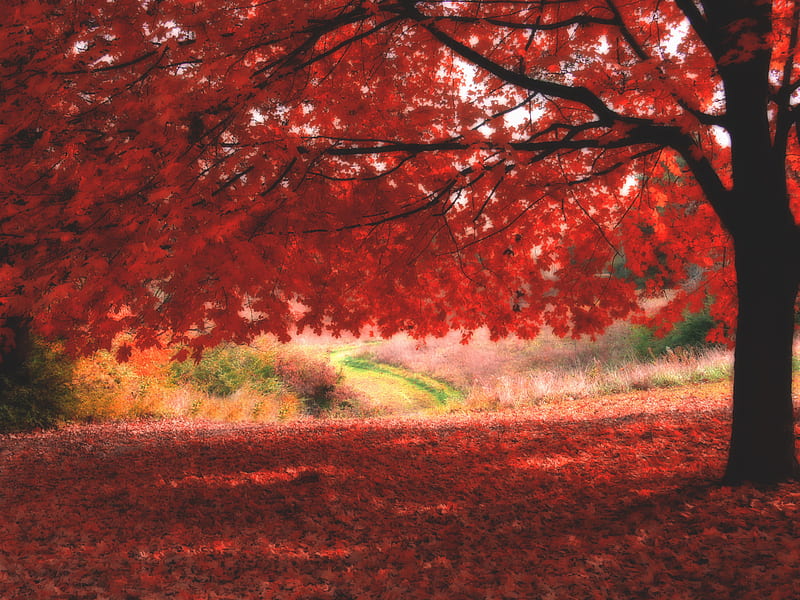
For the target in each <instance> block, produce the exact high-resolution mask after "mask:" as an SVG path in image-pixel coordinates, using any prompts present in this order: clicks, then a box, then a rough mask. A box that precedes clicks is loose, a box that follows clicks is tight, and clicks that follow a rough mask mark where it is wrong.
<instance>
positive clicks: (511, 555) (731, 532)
mask: <svg viewBox="0 0 800 600" xmlns="http://www.w3.org/2000/svg"><path fill="white" fill-rule="evenodd" d="M674 393H675V392H674V391H662V392H654V393H652V394H649V395H648V396H647V398H643V397H642V395H638V396H636V397H626V396H619V397H612V398H609V399H606V400H605V401H604V402H603V403H599V404H598V403H596V402H594V401H589V400H585V401H577V402H573V403H565V404H559V405H553V406H543V407H541V409H540V411H541V412H539V413H537V414H534V413H520V414H516V415H489V416H487V415H481V416H480V417H479V418H475V417H472V416H462V417H452V416H451V417H447V418H443V419H433V420H428V421H421V420H414V419H409V420H402V421H390V420H385V421H367V422H355V421H342V422H339V423H317V422H305V423H293V424H289V425H282V426H249V425H220V424H203V423H189V422H162V423H153V422H141V423H129V424H104V425H89V426H80V427H71V428H65V429H63V430H60V431H56V432H50V433H45V434H34V435H13V436H3V437H0V502H2V506H3V507H4V508H3V511H2V514H0V596H2V597H3V598H8V599H9V600H13V599H17V598H20V599H21V598H55V597H59V598H60V597H64V598H67V597H74V598H87V599H89V598H109V597H111V598H117V597H126V595H128V596H134V597H138V598H147V599H149V598H153V599H155V598H186V599H189V598H191V599H195V598H238V599H241V598H263V597H269V598H276V599H289V598H320V599H323V598H324V599H329V600H341V599H344V598H410V597H414V598H418V597H426V598H443V599H444V598H448V599H449V598H475V599H485V598H498V599H500V598H503V599H515V598H532V597H534V598H535V597H542V598H565V597H581V598H620V597H625V598H631V597H639V596H642V597H644V596H647V597H714V598H721V599H731V600H732V599H734V598H737V599H748V598H752V599H755V598H759V599H760V598H771V597H774V598H785V597H791V596H792V594H793V593H794V585H795V579H796V578H795V574H796V564H795V563H796V559H797V556H798V555H799V554H800V546H798V542H797V539H798V538H797V533H798V531H797V526H796V523H797V517H798V516H800V488H798V486H797V485H796V484H787V485H782V486H780V487H776V488H770V489H757V488H752V487H745V488H739V489H732V488H725V487H719V486H717V485H714V484H709V483H707V482H708V481H709V480H710V479H712V478H713V477H714V476H715V475H716V474H718V472H719V471H720V470H721V469H722V465H723V459H724V450H725V445H726V441H727V435H728V433H727V427H726V426H724V425H723V422H724V421H725V420H727V409H726V408H725V407H724V405H723V403H721V402H720V401H719V400H717V398H721V397H722V396H723V394H722V393H721V390H720V389H719V387H718V386H717V387H715V388H713V389H709V390H707V391H706V392H705V393H704V392H702V390H697V391H694V392H692V391H684V392H682V393H681V394H680V396H679V397H675V396H674V395H672V394H674ZM709 398H711V399H709ZM643 401H646V402H649V404H647V405H643V404H642V402H643Z"/></svg>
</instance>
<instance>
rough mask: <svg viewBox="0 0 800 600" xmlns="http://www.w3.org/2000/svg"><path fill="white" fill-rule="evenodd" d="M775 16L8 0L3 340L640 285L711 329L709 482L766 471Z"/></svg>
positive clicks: (782, 452)
mask: <svg viewBox="0 0 800 600" xmlns="http://www.w3.org/2000/svg"><path fill="white" fill-rule="evenodd" d="M798 10H800V8H799V7H798V5H797V4H796V3H795V2H793V1H791V0H780V1H777V0H776V1H774V2H769V1H764V0H670V1H667V0H660V1H659V0H645V1H643V2H626V1H623V0H541V1H535V2H519V1H514V0H508V1H497V0H484V1H478V0H466V1H458V0H456V1H448V2H444V1H440V0H429V1H426V2H418V1H413V0H374V1H369V0H318V1H315V2H305V1H303V2H300V1H294V0H280V1H278V0H261V1H259V0H252V1H250V0H219V1H215V2H210V1H202V0H197V1H194V0H119V1H117V2H112V3H109V2H104V1H99V0H75V1H71V2H58V1H56V2H52V1H50V2H45V1H43V0H42V1H37V0H10V1H9V2H6V3H4V5H3V7H2V9H0V11H1V12H2V13H3V15H2V19H0V22H1V23H2V27H1V28H0V48H1V49H0V77H1V78H2V79H1V80H2V84H1V85H2V92H1V93H0V148H1V149H2V154H1V155H0V156H2V160H0V165H1V168H2V181H3V188H2V192H1V193H2V197H3V202H2V206H0V239H2V244H3V246H2V256H3V261H2V265H0V281H1V282H2V283H1V284H0V285H2V307H3V308H2V311H3V313H4V315H5V317H6V323H7V327H6V330H5V336H4V338H5V339H6V340H7V345H8V346H9V347H11V345H12V344H13V342H12V341H11V340H12V339H13V332H14V330H15V331H17V333H18V334H22V335H23V337H24V334H25V332H27V331H28V330H33V331H35V332H38V333H39V334H42V335H46V336H61V337H65V338H67V340H68V343H69V344H70V346H71V347H72V348H73V349H75V350H83V351H88V350H91V349H93V348H96V347H100V346H108V345H109V344H110V343H111V340H112V339H113V338H114V337H115V336H117V335H118V334H119V333H120V332H131V335H132V336H133V337H132V340H133V341H132V342H131V343H133V344H136V345H139V346H152V345H160V344H165V343H174V344H180V345H183V346H185V347H188V348H189V349H192V350H194V351H200V350H201V349H202V348H204V347H209V346H213V345H214V344H216V343H218V342H220V341H222V340H228V339H231V340H245V339H249V338H251V337H253V336H255V335H258V334H260V333H263V332H272V333H275V334H277V335H279V336H281V337H284V338H285V337H288V336H289V334H290V332H291V331H292V330H293V329H294V327H296V326H297V327H300V328H304V327H310V328H312V329H315V330H321V329H330V330H332V331H334V332H339V331H345V330H347V331H354V332H359V331H363V330H365V328H372V329H374V330H376V331H377V332H378V333H380V334H384V335H389V334H392V333H395V332H397V331H401V330H410V331H412V332H413V333H414V334H415V335H419V336H425V335H435V334H441V333H443V332H444V331H446V330H450V329H458V330H462V331H463V332H465V336H468V335H469V332H470V331H472V330H474V329H475V328H477V327H481V326H488V327H489V329H490V330H491V332H492V334H493V335H495V336H503V335H506V334H509V333H517V334H520V335H523V336H533V335H535V334H536V333H537V331H539V329H540V328H541V327H542V326H544V325H548V326H550V327H552V328H553V329H554V330H555V331H556V332H557V333H560V334H570V333H572V334H581V333H586V334H590V335H591V334H595V333H597V332H599V331H601V330H602V329H603V328H604V327H605V326H607V325H608V324H609V323H611V322H612V321H613V320H615V319H619V318H622V317H625V316H628V315H629V314H631V313H632V312H635V311H636V310H637V307H638V305H639V300H640V299H641V296H642V295H648V294H650V295H652V294H655V293H657V292H658V291H659V290H661V289H663V288H664V287H665V286H669V287H671V288H673V290H674V296H673V297H672V300H671V302H670V303H669V305H668V306H667V307H666V309H665V310H664V311H663V313H662V315H661V316H662V318H663V319H665V320H667V321H668V320H674V319H676V318H678V317H679V315H680V314H681V312H682V311H683V310H685V309H687V308H690V309H691V308H694V309H696V308H699V307H700V306H702V305H703V303H704V302H705V301H706V299H707V298H708V297H710V298H712V299H713V305H712V311H713V314H714V315H715V317H716V318H717V320H718V322H719V323H720V326H719V328H718V330H717V331H716V332H715V335H716V336H717V339H721V338H722V337H724V336H726V335H728V336H733V335H735V341H736V357H735V382H734V387H735V389H734V418H733V434H732V439H731V449H730V458H729V464H728V470H727V473H726V477H727V479H728V480H729V481H732V482H736V481H744V480H759V481H776V480H783V479H787V478H792V477H795V476H796V475H797V473H798V466H797V461H796V458H795V449H794V422H793V409H792V397H791V375H792V364H791V363H792V360H791V359H792V338H793V332H794V310H795V298H796V293H797V285H798V265H800V260H798V258H800V256H798V249H799V248H800V246H799V242H800V236H798V225H797V218H796V215H797V214H798V200H797V198H798V194H797V191H798V190H797V185H798V184H797V178H796V177H795V173H796V172H797V169H798V165H797V152H798V139H797V138H798V134H800V125H798V115H800V112H798V111H800V109H799V108H798V100H800V99H799V98H798V93H799V92H798V88H799V87H800V69H798V67H797V65H796V52H797V45H798V22H799V21H800V19H799V18H798ZM676 181H680V182H681V184H680V185H676V184H675V183H674V182H676ZM623 263H624V266H625V270H624V271H625V272H627V273H629V274H630V275H631V276H632V277H629V278H617V277H614V276H613V274H614V273H617V272H621V271H622V270H621V269H618V267H620V266H621V265H622V264H623ZM690 268H691V269H693V270H694V271H695V272H696V271H697V270H700V271H701V272H702V273H703V275H704V277H703V281H702V282H701V283H700V284H694V285H692V284H690V283H689V282H688V279H689V278H688V273H689V269H690ZM734 275H735V276H734ZM644 276H646V277H647V282H648V283H647V286H646V289H645V290H643V291H642V290H637V289H636V286H635V284H634V282H633V278H641V277H644ZM733 282H735V283H733ZM737 306H738V313H737V310H736V307H737ZM737 314H738V318H736V321H735V323H734V316H735V315H737ZM734 332H735V334H734ZM126 351H127V347H126V346H123V347H122V350H121V354H122V355H123V356H124V354H125V353H126Z"/></svg>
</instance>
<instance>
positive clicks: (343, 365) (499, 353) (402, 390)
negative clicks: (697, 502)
mask: <svg viewBox="0 0 800 600" xmlns="http://www.w3.org/2000/svg"><path fill="white" fill-rule="evenodd" d="M641 339H642V336H641V330H637V328H635V327H634V326H632V325H630V324H628V323H617V324H615V325H614V326H612V327H611V328H610V329H609V330H608V331H607V333H606V334H605V335H603V336H601V337H599V338H597V339H596V340H587V339H561V338H558V337H556V336H554V335H552V334H550V333H547V332H545V333H543V334H541V335H540V336H539V337H538V338H536V339H534V340H522V339H518V338H513V337H511V338H508V339H504V340H501V341H499V342H493V341H491V340H490V339H489V336H488V333H486V332H485V331H478V332H476V333H475V334H474V336H473V338H472V340H471V342H470V343H469V344H462V343H460V334H458V333H452V334H450V335H448V336H446V337H444V338H441V339H431V340H426V341H423V342H420V341H418V340H414V339H411V338H409V337H405V336H396V337H394V338H392V339H389V340H376V339H366V340H358V339H354V338H351V339H344V340H342V339H336V338H333V337H330V336H328V337H317V336H311V335H303V336H298V337H297V338H296V339H295V340H294V341H293V342H292V343H290V344H280V343H278V342H277V341H276V340H274V339H271V338H268V337H264V338H262V339H259V340H257V341H256V342H254V343H253V344H252V345H251V346H249V347H229V348H227V349H226V348H222V349H220V350H216V349H215V350H214V351H211V352H209V353H208V354H207V355H206V357H204V359H203V361H201V362H200V363H198V364H196V365H195V364H193V363H185V364H182V365H175V364H174V363H173V364H170V361H169V356H170V354H171V352H172V351H169V350H150V351H144V352H142V351H135V352H134V354H133V356H132V357H131V360H130V361H129V362H127V363H124V364H120V363H118V362H116V360H115V359H114V353H113V351H112V352H100V353H98V354H96V355H94V356H92V357H88V358H85V359H82V360H80V361H79V362H78V363H77V364H76V365H75V368H74V369H73V376H72V377H73V381H72V383H73V386H74V388H75V392H76V395H77V397H78V400H77V402H76V404H75V405H74V407H73V408H72V412H71V414H70V415H68V419H71V420H78V421H103V420H121V419H122V420H124V419H141V418H147V419H162V418H193V419H205V420H212V421H225V422H240V421H244V422H279V421H284V420H287V419H290V420H294V419H298V418H304V417H307V416H314V417H370V416H393V415H403V414H422V415H424V414H438V413H454V412H487V411H498V410H499V411H502V410H508V409H511V410H517V409H525V408H530V407H537V410H539V409H540V408H541V407H542V406H544V405H546V404H548V403H553V402H558V401H562V400H565V399H570V398H592V397H600V396H604V395H608V394H614V393H625V392H629V391H636V390H653V389H659V388H670V387H675V386H687V385H697V384H700V383H703V382H714V381H729V380H730V379H731V375H732V370H733V366H732V363H733V358H732V353H731V352H730V351H729V350H726V349H722V348H705V349H702V348H700V349H698V348H682V347H677V348H674V349H669V350H667V351H666V352H664V353H663V354H662V355H660V356H656V355H655V353H653V354H652V355H651V356H649V357H646V358H642V353H641V350H640V348H637V340H641ZM797 350H800V343H799V344H798V346H797V347H796V351H797ZM797 354H800V353H797ZM794 364H795V368H796V369H797V368H798V357H797V356H795V359H794Z"/></svg>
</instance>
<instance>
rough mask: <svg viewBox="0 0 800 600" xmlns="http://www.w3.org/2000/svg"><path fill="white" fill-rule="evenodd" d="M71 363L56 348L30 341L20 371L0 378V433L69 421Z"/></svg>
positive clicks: (73, 398) (72, 404)
mask: <svg viewBox="0 0 800 600" xmlns="http://www.w3.org/2000/svg"><path fill="white" fill-rule="evenodd" d="M72 372H73V363H72V361H71V360H69V358H68V357H67V356H66V355H65V354H63V353H62V352H61V351H60V350H59V349H58V348H57V347H55V346H49V345H47V344H45V343H44V342H41V341H38V340H36V341H34V342H33V345H32V349H31V352H30V354H29V356H28V357H27V359H26V361H25V363H24V364H23V366H22V368H21V369H20V370H19V371H18V372H17V373H14V374H10V375H9V374H3V375H0V431H25V430H30V429H36V428H39V427H44V428H47V427H53V426H54V425H56V424H57V423H58V421H59V420H62V419H66V418H70V417H71V416H72V413H73V411H74V408H75V404H76V396H75V393H74V391H73V389H72V386H71V382H72Z"/></svg>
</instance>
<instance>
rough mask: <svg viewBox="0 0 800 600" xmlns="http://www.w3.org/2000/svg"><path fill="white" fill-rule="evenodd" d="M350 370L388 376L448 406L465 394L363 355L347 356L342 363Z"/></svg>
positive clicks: (431, 379) (439, 382) (429, 378)
mask: <svg viewBox="0 0 800 600" xmlns="http://www.w3.org/2000/svg"><path fill="white" fill-rule="evenodd" d="M340 364H341V365H342V366H343V367H344V368H345V369H347V370H350V371H360V372H366V373H370V374H373V375H375V376H378V377H384V378H386V377H388V378H389V379H392V380H394V382H395V383H397V384H399V385H400V386H402V387H403V388H407V389H410V390H412V391H415V392H420V393H421V394H422V395H423V396H428V397H430V398H432V399H433V400H434V401H435V402H436V404H438V405H439V406H447V405H448V404H449V403H450V402H452V401H457V400H460V399H462V398H463V396H464V394H463V393H462V392H461V391H459V390H457V389H456V388H454V387H453V386H451V385H449V384H447V383H443V382H441V381H438V380H436V379H434V378H433V377H429V376H427V375H422V374H413V373H411V372H410V371H408V370H406V369H402V368H400V367H395V366H392V365H388V364H384V363H378V362H375V361H373V360H370V359H369V358H366V357H363V356H346V357H344V358H343V359H342V361H341V363H340Z"/></svg>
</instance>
